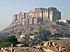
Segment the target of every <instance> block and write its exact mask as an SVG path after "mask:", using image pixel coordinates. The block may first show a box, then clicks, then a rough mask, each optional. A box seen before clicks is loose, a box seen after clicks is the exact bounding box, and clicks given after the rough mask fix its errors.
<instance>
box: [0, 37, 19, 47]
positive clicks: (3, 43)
mask: <svg viewBox="0 0 70 52" xmlns="http://www.w3.org/2000/svg"><path fill="white" fill-rule="evenodd" d="M17 43H18V41H17V38H16V37H15V36H7V37H4V38H2V39H0V48H1V47H8V46H11V44H13V45H15V44H17Z"/></svg>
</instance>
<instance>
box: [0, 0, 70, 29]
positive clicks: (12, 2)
mask: <svg viewBox="0 0 70 52" xmlns="http://www.w3.org/2000/svg"><path fill="white" fill-rule="evenodd" d="M37 7H45V8H48V7H56V8H58V10H60V11H61V12H62V19H70V0H0V30H2V29H4V28H6V27H7V26H8V25H9V24H10V23H11V21H12V19H13V15H14V14H16V13H19V12H21V11H22V12H27V11H29V10H31V9H34V8H37Z"/></svg>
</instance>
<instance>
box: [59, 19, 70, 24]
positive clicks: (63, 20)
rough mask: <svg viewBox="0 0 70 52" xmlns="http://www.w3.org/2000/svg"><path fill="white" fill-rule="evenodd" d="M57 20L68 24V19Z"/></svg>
mask: <svg viewBox="0 0 70 52" xmlns="http://www.w3.org/2000/svg"><path fill="white" fill-rule="evenodd" d="M59 22H64V23H69V24H70V20H68V19H61V20H59Z"/></svg>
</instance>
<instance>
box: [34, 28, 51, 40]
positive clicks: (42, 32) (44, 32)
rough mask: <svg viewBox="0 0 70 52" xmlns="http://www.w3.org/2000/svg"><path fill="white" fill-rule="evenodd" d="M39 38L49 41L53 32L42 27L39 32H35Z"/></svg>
mask: <svg viewBox="0 0 70 52" xmlns="http://www.w3.org/2000/svg"><path fill="white" fill-rule="evenodd" d="M34 34H35V35H36V37H37V38H39V39H40V40H43V41H48V40H49V38H50V37H51V32H50V31H47V30H45V29H40V30H39V31H38V32H34Z"/></svg>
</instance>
